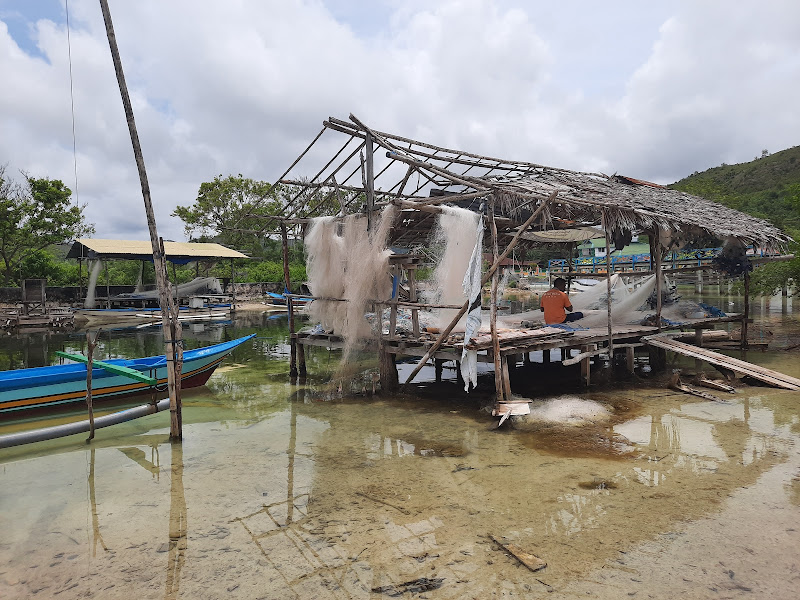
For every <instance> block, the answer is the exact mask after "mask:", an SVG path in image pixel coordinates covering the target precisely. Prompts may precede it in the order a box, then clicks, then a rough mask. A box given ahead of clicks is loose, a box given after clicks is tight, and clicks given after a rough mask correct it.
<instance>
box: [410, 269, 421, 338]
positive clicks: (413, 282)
mask: <svg viewBox="0 0 800 600" xmlns="http://www.w3.org/2000/svg"><path fill="white" fill-rule="evenodd" d="M416 273H417V265H408V299H409V300H410V301H411V302H416V301H417V275H416ZM411 330H412V333H413V334H414V339H417V338H419V310H418V309H416V308H412V309H411Z"/></svg>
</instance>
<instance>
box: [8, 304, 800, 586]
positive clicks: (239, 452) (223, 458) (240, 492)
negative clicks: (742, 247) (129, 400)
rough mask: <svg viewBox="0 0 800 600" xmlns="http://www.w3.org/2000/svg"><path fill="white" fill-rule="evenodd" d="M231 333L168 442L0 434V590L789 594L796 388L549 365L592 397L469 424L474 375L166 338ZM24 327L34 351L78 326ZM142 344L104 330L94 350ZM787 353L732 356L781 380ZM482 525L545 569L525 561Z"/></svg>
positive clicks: (262, 337) (770, 322)
mask: <svg viewBox="0 0 800 600" xmlns="http://www.w3.org/2000/svg"><path fill="white" fill-rule="evenodd" d="M732 301H734V302H735V301H736V299H732ZM771 306H772V305H771ZM771 306H770V310H762V308H761V306H760V305H759V304H758V303H756V305H755V306H754V307H753V312H754V313H755V316H756V318H757V320H758V322H757V323H756V327H757V330H758V331H759V332H763V335H764V336H765V337H767V336H769V335H770V334H769V333H768V332H769V331H771V332H772V334H771V337H772V339H774V340H775V343H776V346H777V347H778V348H787V347H789V346H791V345H792V343H797V342H798V341H800V340H798V339H797V338H798V333H800V326H798V320H797V317H796V315H794V314H793V313H792V312H791V310H787V311H785V312H781V311H775V310H771ZM251 332H255V333H257V334H258V338H257V339H256V340H254V341H253V343H252V344H250V345H248V346H247V347H243V348H240V349H237V350H236V351H235V353H234V354H233V356H232V357H231V358H229V359H228V360H227V361H226V363H225V364H224V366H223V367H222V368H220V369H219V370H218V371H217V372H216V373H215V374H214V376H213V377H212V379H211V380H210V381H209V384H208V385H207V386H206V387H205V388H202V389H199V390H194V391H191V392H187V393H186V395H185V399H184V413H183V417H184V441H183V443H182V444H170V443H169V441H168V439H167V438H168V427H169V423H168V416H167V415H166V414H163V413H162V414H157V415H151V416H149V417H145V418H143V419H139V420H137V421H134V422H131V423H127V424H123V425H119V426H115V427H113V428H107V429H102V430H98V432H97V435H96V439H95V440H94V442H92V443H91V444H86V443H84V439H83V438H84V437H85V436H73V437H71V438H65V439H62V440H55V441H52V442H47V443H40V444H35V445H32V446H28V447H22V448H17V449H9V450H0V531H2V536H0V565H2V566H0V597H2V598H31V597H33V598H37V597H42V598H59V599H61V598H67V599H69V598H87V597H88V598H92V597H95V598H141V599H145V598H168V599H172V598H220V597H231V598H237V597H238V598H380V597H387V598H388V597H408V598H412V597H419V598H487V597H508V598H512V597H525V598H527V597H537V596H547V595H548V592H554V593H553V594H551V597H559V598H561V597H566V598H570V597H587V596H588V597H604V598H620V597H654V598H665V597H676V596H678V595H681V596H682V597H688V598H723V597H724V598H730V597H740V596H742V597H747V596H749V597H774V598H793V597H795V595H796V590H797V587H798V584H799V583H800V571H798V567H797V565H796V564H795V563H796V550H797V548H798V547H800V545H799V544H800V528H799V527H798V526H797V522H798V517H800V452H799V451H798V438H800V409H799V408H798V400H800V393H797V392H785V391H780V390H775V389H772V388H767V387H747V386H745V387H742V388H741V389H740V391H739V392H738V393H736V394H733V395H729V396H728V395H726V397H725V398H724V400H725V402H711V401H707V400H703V399H701V398H696V397H693V396H687V395H684V394H680V393H675V392H672V391H670V390H668V389H666V387H665V385H664V384H663V381H660V380H658V381H656V380H648V379H639V378H637V379H635V380H633V381H627V382H625V383H622V384H620V385H614V386H612V385H605V386H603V385H600V386H598V387H593V388H592V389H591V391H590V392H584V391H582V390H580V389H579V388H570V385H574V384H571V383H570V380H571V379H572V380H575V381H577V377H572V378H571V377H570V376H567V377H563V378H561V380H560V381H561V382H562V383H561V385H563V386H565V387H566V388H568V389H564V390H560V392H565V393H569V394H570V396H571V397H573V398H576V399H578V400H580V401H593V402H597V403H600V404H601V405H603V406H605V407H607V408H608V409H609V411H610V413H611V416H610V417H609V418H608V419H605V418H604V419H595V420H587V421H586V422H584V423H582V424H580V425H576V424H574V423H572V424H559V423H554V422H552V419H549V420H547V419H542V420H540V421H539V422H536V421H534V420H530V421H526V422H521V421H520V422H518V423H517V424H516V425H515V427H514V428H505V427H504V428H503V429H500V430H493V429H491V425H492V424H493V423H495V422H496V419H492V418H490V417H489V416H488V414H487V413H486V412H485V411H482V410H480V406H481V404H482V402H484V401H485V400H486V398H487V390H489V389H491V387H492V385H493V378H492V377H491V376H489V377H484V378H483V379H482V380H481V385H480V386H479V390H478V392H477V394H475V395H471V396H469V397H465V396H464V395H463V393H462V392H461V391H460V387H458V386H457V384H456V383H455V382H454V381H446V382H444V383H440V384H437V383H435V382H433V381H431V379H432V378H433V369H424V370H423V372H422V376H423V377H422V383H420V384H419V385H418V386H417V387H416V388H415V389H414V393H413V394H409V395H407V396H392V397H385V396H377V395H376V396H373V395H372V393H371V391H372V390H371V386H372V378H371V374H370V373H366V374H363V375H361V376H358V377H354V378H352V379H351V380H349V381H348V382H347V383H346V384H345V387H349V388H350V390H351V391H352V392H354V393H355V394H356V395H355V396H351V397H347V398H343V397H342V395H343V394H342V393H340V392H339V390H338V384H334V385H333V386H329V385H327V381H328V380H329V378H330V376H331V374H332V373H333V372H334V370H335V368H336V366H337V363H336V354H335V353H330V352H328V351H327V350H325V349H316V348H315V349H313V350H312V351H311V352H309V355H308V365H309V373H310V377H309V379H308V381H307V382H306V383H305V385H302V386H296V385H292V384H291V383H290V382H289V381H288V377H287V376H286V373H287V371H288V368H287V360H288V346H287V344H286V324H285V319H284V320H282V319H267V317H266V315H260V314H242V315H240V316H239V317H237V320H236V322H235V323H233V324H230V325H227V326H220V327H213V328H209V327H205V328H203V330H202V331H200V330H199V328H195V330H194V331H192V330H191V329H189V328H187V329H186V330H185V334H184V335H185V336H186V337H187V339H188V341H187V346H189V347H196V346H202V345H207V344H209V343H214V342H216V341H221V340H223V339H231V338H234V337H238V336H240V335H244V334H246V333H251ZM759 335H762V333H759ZM792 340H796V341H794V342H792ZM46 343H47V349H46V352H44V353H43V354H44V356H43V357H42V358H44V359H46V358H47V355H49V353H51V352H52V351H53V350H55V349H60V348H61V347H62V345H63V346H70V347H74V348H76V349H80V343H81V337H80V334H75V335H71V336H67V337H66V338H64V337H59V336H57V335H51V336H49V337H48V338H47V340H46ZM159 343H160V342H159V338H158V336H157V335H154V334H144V333H142V332H141V331H140V332H137V333H135V334H129V333H126V332H123V331H120V332H115V333H114V334H113V335H112V336H111V337H110V338H109V341H108V343H107V345H106V346H104V350H103V351H104V352H106V355H126V354H128V353H132V354H136V353H140V352H141V351H144V350H146V351H147V352H146V353H148V354H152V353H156V352H158V351H159V349H158V346H159ZM19 345H21V343H20V342H19V341H17V340H12V339H5V340H4V341H3V344H2V345H0V357H7V358H9V359H10V360H16V361H17V362H22V359H23V358H24V356H23V355H24V354H25V352H27V353H28V355H29V356H32V355H33V354H35V353H34V352H33V351H32V349H36V348H38V347H37V346H36V345H35V344H30V343H29V346H28V349H27V350H26V351H25V352H23V350H21V349H19V348H18V346H19ZM15 348H16V349H15ZM104 356H105V355H104ZM798 356H800V355H799V354H798V352H797V351H786V350H783V351H767V352H760V351H759V352H753V351H751V352H748V353H747V360H751V361H753V362H757V363H759V364H764V365H766V366H769V367H770V368H774V369H777V370H780V371H783V372H785V373H788V374H791V375H794V376H795V377H800V363H799V361H798V360H797V359H798ZM371 364H372V363H371V359H370V358H369V357H362V362H361V368H362V369H366V368H367V367H369V366H371ZM676 366H680V367H683V368H685V369H687V370H691V369H693V367H694V361H691V360H687V361H683V360H679V361H678V362H677V363H676ZM539 367H541V365H539ZM409 368H410V367H408V366H401V371H405V372H407V371H408V370H409ZM535 369H536V366H534V370H533V371H531V373H534V374H535V376H538V375H539V373H540V371H536V370H535ZM357 371H358V372H361V369H357ZM448 373H449V374H452V371H450V370H446V371H445V374H446V375H447V374H448ZM515 375H517V376H519V375H523V372H522V371H520V370H518V371H517V373H515ZM426 377H427V380H426ZM401 378H402V375H401ZM518 381H520V387H523V386H522V385H521V380H518ZM343 391H347V390H343ZM556 395H560V393H559V394H556ZM548 414H549V413H548ZM69 418H71V417H70V416H68V415H61V416H59V417H57V418H53V419H51V420H50V421H49V422H48V423H47V424H48V425H49V424H52V423H54V422H56V421H63V420H66V419H69ZM30 427H33V424H32V423H29V422H22V423H19V422H18V423H14V424H12V425H9V424H4V425H3V426H0V434H3V433H8V432H9V431H10V430H19V429H23V428H30ZM497 541H500V542H503V543H509V542H510V543H513V544H515V545H516V546H517V547H519V548H521V549H523V550H524V551H526V552H529V553H532V554H535V555H536V556H538V557H540V558H541V559H543V560H544V561H546V562H547V567H546V568H544V569H543V570H540V571H538V572H535V573H534V572H531V571H530V570H528V569H527V568H526V567H524V566H522V565H521V564H520V562H519V561H518V560H517V559H515V558H514V557H513V556H512V555H510V554H509V553H508V552H507V551H505V550H504V549H502V548H501V547H500V546H499V544H498V543H497ZM404 584H407V585H404ZM373 590H377V591H373ZM393 595H395V596H393Z"/></svg>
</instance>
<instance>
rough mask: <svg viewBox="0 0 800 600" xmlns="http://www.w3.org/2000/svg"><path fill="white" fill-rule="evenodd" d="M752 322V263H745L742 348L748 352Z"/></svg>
mask: <svg viewBox="0 0 800 600" xmlns="http://www.w3.org/2000/svg"><path fill="white" fill-rule="evenodd" d="M749 321H750V263H749V262H747V263H745V269H744V314H743V315H742V339H741V348H742V350H747V347H748V344H747V328H748V325H749Z"/></svg>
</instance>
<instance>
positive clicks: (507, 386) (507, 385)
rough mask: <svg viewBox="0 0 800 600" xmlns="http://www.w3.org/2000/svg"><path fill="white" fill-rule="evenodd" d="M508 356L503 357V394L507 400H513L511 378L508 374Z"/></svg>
mask: <svg viewBox="0 0 800 600" xmlns="http://www.w3.org/2000/svg"><path fill="white" fill-rule="evenodd" d="M508 359H509V357H508V356H503V357H501V363H502V369H503V396H504V397H505V399H506V400H511V378H510V377H509V375H508Z"/></svg>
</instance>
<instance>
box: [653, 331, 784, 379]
mask: <svg viewBox="0 0 800 600" xmlns="http://www.w3.org/2000/svg"><path fill="white" fill-rule="evenodd" d="M642 341H644V342H646V343H648V344H649V345H651V346H655V347H657V348H664V349H666V350H671V351H673V352H677V353H678V354H683V355H684V356H690V357H692V358H699V359H701V360H704V361H706V362H707V363H710V364H712V365H718V366H720V367H723V368H725V369H730V370H731V371H734V372H736V373H741V374H742V375H747V376H749V377H753V378H754V379H758V380H759V381H763V382H764V383H768V384H770V385H774V386H776V387H780V388H783V389H786V390H800V379H797V378H795V377H791V376H789V375H784V374H783V373H779V372H778V371H773V370H772V369H767V368H765V367H760V366H758V365H754V364H753V363H749V362H746V361H744V360H739V359H737V358H732V357H730V356H725V355H724V354H719V353H717V352H712V351H711V350H707V349H705V348H698V347H697V346H692V345H690V344H684V343H683V342H679V341H677V340H673V339H670V338H669V337H666V336H661V335H651V336H647V337H643V338H642Z"/></svg>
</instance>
